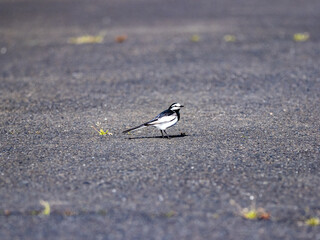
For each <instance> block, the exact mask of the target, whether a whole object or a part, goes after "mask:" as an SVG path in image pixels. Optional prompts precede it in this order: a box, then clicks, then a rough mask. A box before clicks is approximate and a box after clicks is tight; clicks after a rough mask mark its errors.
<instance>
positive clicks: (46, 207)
mask: <svg viewBox="0 0 320 240" xmlns="http://www.w3.org/2000/svg"><path fill="white" fill-rule="evenodd" d="M40 204H41V205H42V206H43V207H44V209H43V211H42V212H41V213H42V214H43V215H50V204H49V202H47V201H43V200H40Z"/></svg>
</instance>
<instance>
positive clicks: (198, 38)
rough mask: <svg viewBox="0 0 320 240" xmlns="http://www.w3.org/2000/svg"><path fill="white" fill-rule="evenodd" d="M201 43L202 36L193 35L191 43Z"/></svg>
mask: <svg viewBox="0 0 320 240" xmlns="http://www.w3.org/2000/svg"><path fill="white" fill-rule="evenodd" d="M199 41H200V36H199V35H197V34H193V35H192V36H191V42H199Z"/></svg>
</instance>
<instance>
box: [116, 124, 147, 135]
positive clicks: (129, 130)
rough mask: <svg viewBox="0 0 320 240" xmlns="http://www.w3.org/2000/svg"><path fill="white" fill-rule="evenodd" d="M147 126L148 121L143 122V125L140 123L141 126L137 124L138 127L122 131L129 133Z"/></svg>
mask: <svg viewBox="0 0 320 240" xmlns="http://www.w3.org/2000/svg"><path fill="white" fill-rule="evenodd" d="M147 126H148V124H147V123H144V124H141V125H139V126H137V127H134V128H130V129H127V130H125V131H123V132H122V133H128V132H132V131H136V130H139V129H141V128H145V127H147Z"/></svg>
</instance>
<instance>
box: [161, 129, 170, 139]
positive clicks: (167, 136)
mask: <svg viewBox="0 0 320 240" xmlns="http://www.w3.org/2000/svg"><path fill="white" fill-rule="evenodd" d="M163 131H164V133H165V134H166V136H167V138H170V136H169V135H168V133H167V132H166V130H163Z"/></svg>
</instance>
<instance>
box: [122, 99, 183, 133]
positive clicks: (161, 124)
mask: <svg viewBox="0 0 320 240" xmlns="http://www.w3.org/2000/svg"><path fill="white" fill-rule="evenodd" d="M182 107H184V106H183V105H181V104H180V103H172V104H171V105H170V107H169V108H168V109H167V110H164V111H163V112H161V113H160V114H159V115H157V116H156V117H155V118H154V119H152V120H150V121H148V122H145V123H143V124H141V125H139V126H137V127H134V128H130V129H127V130H125V131H123V132H122V133H128V132H131V131H136V130H138V129H141V128H145V127H149V126H153V127H156V128H158V129H159V130H160V132H161V135H162V137H163V138H164V137H165V136H164V134H163V133H165V135H166V137H167V138H169V135H168V134H167V132H166V129H167V128H169V127H172V126H173V125H175V124H176V123H177V122H178V121H179V120H180V112H179V111H180V109H181V108H182Z"/></svg>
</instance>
